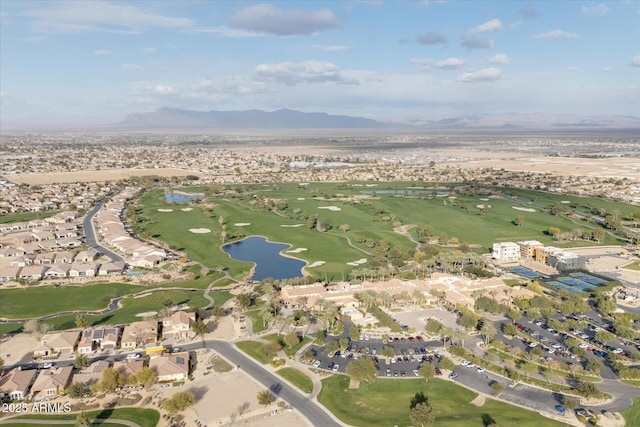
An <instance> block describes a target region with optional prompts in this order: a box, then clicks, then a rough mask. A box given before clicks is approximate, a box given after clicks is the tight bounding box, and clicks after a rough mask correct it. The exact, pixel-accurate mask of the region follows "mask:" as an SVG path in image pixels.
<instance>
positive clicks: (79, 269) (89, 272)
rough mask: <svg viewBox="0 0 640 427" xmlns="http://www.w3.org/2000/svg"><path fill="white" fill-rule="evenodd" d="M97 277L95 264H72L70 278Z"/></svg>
mask: <svg viewBox="0 0 640 427" xmlns="http://www.w3.org/2000/svg"><path fill="white" fill-rule="evenodd" d="M95 275H96V265H95V264H93V263H92V264H78V263H75V262H74V263H73V264H71V268H70V269H69V277H93V276H95Z"/></svg>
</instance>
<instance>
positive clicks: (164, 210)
mask: <svg viewBox="0 0 640 427" xmlns="http://www.w3.org/2000/svg"><path fill="white" fill-rule="evenodd" d="M158 212H173V209H158Z"/></svg>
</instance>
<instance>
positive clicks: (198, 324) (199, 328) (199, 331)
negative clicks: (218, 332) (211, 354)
mask: <svg viewBox="0 0 640 427" xmlns="http://www.w3.org/2000/svg"><path fill="white" fill-rule="evenodd" d="M191 329H193V332H194V333H195V334H196V335H197V336H199V337H200V339H201V340H202V346H203V347H204V336H205V335H206V333H207V324H206V323H204V322H203V321H202V319H198V320H196V321H195V322H193V325H191Z"/></svg>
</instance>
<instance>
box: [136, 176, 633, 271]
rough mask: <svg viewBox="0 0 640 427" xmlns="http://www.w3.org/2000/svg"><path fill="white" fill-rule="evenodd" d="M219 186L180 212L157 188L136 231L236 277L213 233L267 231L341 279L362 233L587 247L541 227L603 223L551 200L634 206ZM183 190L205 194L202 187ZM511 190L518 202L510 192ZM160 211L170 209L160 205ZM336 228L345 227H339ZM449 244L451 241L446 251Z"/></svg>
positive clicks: (500, 194) (404, 187)
mask: <svg viewBox="0 0 640 427" xmlns="http://www.w3.org/2000/svg"><path fill="white" fill-rule="evenodd" d="M416 185H420V187H416ZM221 188H222V189H223V191H225V192H226V193H225V195H219V196H209V197H207V198H206V199H205V200H204V201H203V202H202V203H199V204H195V205H192V210H191V211H187V212H185V211H183V210H182V208H181V206H187V205H186V204H169V203H167V202H166V201H164V199H163V190H152V191H150V192H149V193H147V194H146V195H145V196H143V197H142V198H141V200H140V201H139V203H138V209H137V212H138V215H139V218H141V219H140V221H139V228H140V231H141V232H143V233H146V234H148V235H151V236H154V237H155V238H157V239H160V240H162V241H164V242H166V243H167V244H169V245H170V246H171V247H173V248H176V249H178V250H183V251H185V252H186V253H187V255H188V256H189V257H191V258H193V259H194V260H196V261H198V262H201V263H202V264H204V265H205V266H207V267H209V268H212V269H216V268H219V267H220V266H223V267H225V268H226V269H227V272H228V273H229V274H231V275H232V276H233V277H234V278H236V279H242V278H243V277H244V276H245V275H246V274H248V273H249V271H250V269H251V267H252V264H251V263H248V262H241V261H236V260H233V259H231V258H230V257H229V256H228V255H227V254H226V253H225V252H224V251H223V250H222V249H221V247H222V245H223V240H222V237H221V233H222V232H223V231H224V232H225V233H226V235H227V236H228V237H227V238H226V239H225V242H228V241H230V240H233V239H234V237H233V236H237V238H242V237H246V236H251V235H260V236H265V237H267V238H268V239H269V240H270V241H272V242H284V243H288V244H290V245H291V246H292V247H291V249H289V250H295V249H297V248H305V249H306V250H304V251H300V252H297V253H293V254H291V253H290V254H288V255H289V256H294V257H296V258H299V259H302V260H305V261H307V263H309V264H312V263H316V262H318V261H322V262H324V264H322V265H316V266H315V267H305V271H306V272H307V274H311V275H313V276H315V277H316V278H318V279H322V280H324V279H327V280H341V279H343V278H346V277H348V275H349V273H351V272H352V271H353V270H354V269H356V268H357V269H359V268H369V267H368V265H369V264H368V263H364V264H362V265H359V266H354V265H350V264H348V263H352V262H354V261H358V260H361V259H364V260H365V261H371V260H372V258H373V251H374V249H372V247H371V246H369V245H368V244H367V239H373V240H376V241H379V240H385V241H387V242H388V243H389V246H390V247H394V246H397V247H398V248H399V249H401V250H402V251H404V252H405V253H408V254H411V252H412V251H413V250H415V248H416V243H415V242H413V241H412V239H413V240H418V238H419V237H420V236H418V235H417V234H416V233H417V227H415V225H420V224H424V225H427V226H430V227H431V228H432V230H433V236H434V238H435V239H437V238H438V236H440V235H442V234H443V233H445V234H446V235H447V237H449V238H450V239H451V238H454V237H455V238H457V239H458V241H459V242H460V243H462V244H466V245H469V246H470V247H472V248H473V250H474V251H476V252H478V253H487V252H488V251H489V250H490V247H491V246H492V244H493V243H494V242H501V241H521V240H539V241H540V242H542V243H543V244H545V245H553V246H560V247H572V246H590V245H595V244H596V242H593V241H586V240H573V241H567V242H556V241H554V240H553V239H552V237H551V236H550V235H548V234H547V229H548V228H549V227H555V228H558V229H560V231H561V232H569V231H572V230H574V229H581V230H582V231H583V232H585V233H590V232H591V231H593V230H596V229H599V228H601V226H600V225H598V224H595V223H593V222H587V221H583V220H580V219H576V218H573V219H571V218H567V217H564V216H559V215H558V216H556V215H551V214H550V213H549V209H550V208H551V206H552V205H553V204H554V203H556V204H558V203H561V202H569V203H563V204H562V206H564V207H566V208H567V209H574V210H576V211H578V212H584V213H586V212H588V211H590V209H591V208H593V207H602V208H606V209H607V210H608V211H609V212H611V211H614V210H618V211H620V212H621V216H622V217H626V216H627V215H629V214H630V213H632V212H636V211H638V209H639V208H637V207H635V206H632V205H627V204H624V203H617V202H609V201H605V200H600V199H595V198H578V197H573V196H571V197H570V196H563V195H554V194H548V193H542V192H535V191H523V190H512V189H502V188H500V189H492V190H491V191H492V192H493V193H494V194H493V195H492V196H491V197H490V198H489V197H487V196H486V195H475V194H471V192H470V191H469V189H468V188H467V187H464V186H458V185H451V184H446V185H443V184H428V186H427V184H424V183H421V184H417V183H409V182H373V183H370V182H361V183H357V182H350V183H317V182H316V183H309V184H308V185H298V184H295V183H288V184H265V185H256V184H253V185H233V186H228V187H221ZM416 188H418V189H417V190H416ZM187 190H188V189H187ZM191 190H198V191H203V192H205V193H206V188H205V187H197V188H192V189H191ZM486 190H487V191H488V190H489V189H486ZM513 196H515V197H517V200H510V199H508V197H513ZM485 199H486V200H485ZM264 200H272V201H273V200H275V201H279V202H280V203H281V206H280V207H278V208H277V209H276V208H275V207H270V206H271V205H265V204H264V202H263V201H264ZM261 203H262V204H261ZM483 205H488V206H490V207H488V208H487V209H486V212H483V210H482V209H481V208H482V206H483ZM265 206H266V207H265ZM158 209H172V211H171V212H160V211H158ZM517 216H518V217H522V218H523V222H522V224H521V225H520V226H516V225H515V224H514V220H515V218H516V217H517ZM304 218H315V219H316V220H317V221H318V222H322V223H323V224H326V225H328V226H329V229H328V230H327V231H324V232H320V231H318V230H317V229H316V228H313V229H308V228H307V224H306V221H305V219H304ZM394 223H395V224H396V225H398V224H400V225H406V226H408V229H409V233H411V238H412V239H410V238H409V237H408V236H407V235H403V234H400V233H398V232H396V231H394ZM342 225H346V226H348V229H347V228H346V227H345V228H341V226H342ZM411 225H414V226H413V227H411ZM191 228H207V229H209V230H211V233H205V234H193V233H190V232H189V231H188V230H189V229H191ZM623 243H624V242H623V241H621V240H619V239H616V238H615V237H613V236H611V235H610V234H609V233H607V234H606V235H605V238H604V240H603V242H601V244H606V245H621V244H623ZM453 249H455V246H454V247H448V248H447V250H453ZM285 252H286V251H285Z"/></svg>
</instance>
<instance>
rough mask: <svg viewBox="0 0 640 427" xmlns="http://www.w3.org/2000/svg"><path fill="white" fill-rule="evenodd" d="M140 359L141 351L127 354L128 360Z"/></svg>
mask: <svg viewBox="0 0 640 427" xmlns="http://www.w3.org/2000/svg"><path fill="white" fill-rule="evenodd" d="M137 359H140V354H139V353H129V354H127V360H137Z"/></svg>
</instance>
